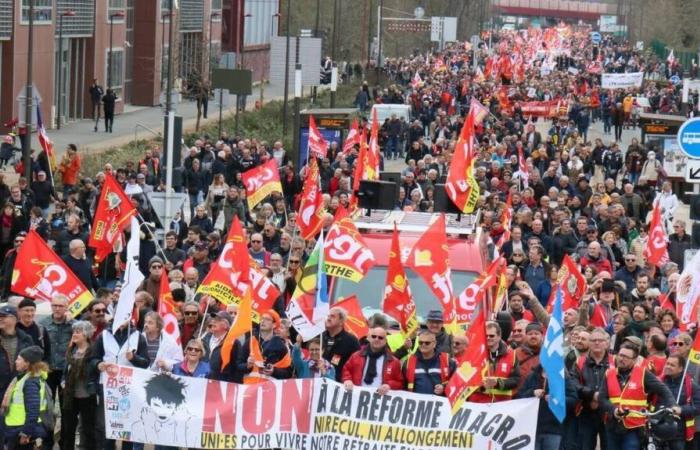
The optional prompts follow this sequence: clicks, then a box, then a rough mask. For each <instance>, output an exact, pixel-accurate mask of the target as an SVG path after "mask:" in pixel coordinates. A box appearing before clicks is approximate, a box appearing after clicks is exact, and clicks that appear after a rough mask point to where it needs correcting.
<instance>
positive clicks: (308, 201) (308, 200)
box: [297, 159, 325, 240]
mask: <svg viewBox="0 0 700 450" xmlns="http://www.w3.org/2000/svg"><path fill="white" fill-rule="evenodd" d="M324 211H325V210H324V208H323V193H322V192H321V176H320V174H319V171H318V163H317V162H316V159H312V160H311V162H310V163H309V170H308V173H307V175H306V180H305V181H304V189H303V191H302V193H301V202H300V203H299V214H298V215H297V225H298V226H299V234H300V236H301V237H302V238H304V240H308V239H311V238H312V237H314V236H316V235H317V234H318V232H319V231H321V227H322V226H323V213H324Z"/></svg>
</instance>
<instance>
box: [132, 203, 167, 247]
mask: <svg viewBox="0 0 700 450" xmlns="http://www.w3.org/2000/svg"><path fill="white" fill-rule="evenodd" d="M136 214H138V217H139V219H141V225H143V226H144V227H146V229H147V230H148V232H149V233H151V237H152V238H153V243H154V244H155V245H156V249H157V250H158V251H159V252H160V254H161V255H163V257H165V252H164V251H163V247H161V246H160V244H159V243H158V239H156V233H155V230H154V229H152V228H151V227H150V225H148V222H146V219H144V218H143V216H142V215H141V213H140V212H138V211H137V212H136Z"/></svg>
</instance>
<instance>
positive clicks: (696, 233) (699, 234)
mask: <svg viewBox="0 0 700 450" xmlns="http://www.w3.org/2000/svg"><path fill="white" fill-rule="evenodd" d="M692 241H693V248H700V223H698V222H695V223H694V224H693V234H692Z"/></svg>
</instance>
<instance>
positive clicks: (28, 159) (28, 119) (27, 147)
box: [22, 0, 39, 181]
mask: <svg viewBox="0 0 700 450" xmlns="http://www.w3.org/2000/svg"><path fill="white" fill-rule="evenodd" d="M28 6H29V11H28V12H29V27H28V28H27V32H28V38H27V87H26V90H25V94H24V95H25V96H26V98H25V101H24V132H25V135H24V140H23V141H22V162H23V164H24V176H25V177H26V178H27V181H30V180H31V179H32V150H31V148H32V145H31V144H32V102H33V100H34V99H33V98H32V97H33V95H34V90H33V89H32V69H33V68H32V56H34V55H33V53H34V0H29V5H28ZM38 107H39V105H37V108H38Z"/></svg>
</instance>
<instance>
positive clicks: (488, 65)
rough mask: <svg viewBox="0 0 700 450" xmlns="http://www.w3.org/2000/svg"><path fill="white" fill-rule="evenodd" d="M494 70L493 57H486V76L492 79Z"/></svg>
mask: <svg viewBox="0 0 700 450" xmlns="http://www.w3.org/2000/svg"><path fill="white" fill-rule="evenodd" d="M492 72H493V57H492V56H489V57H488V58H486V65H485V66H484V78H485V79H487V80H488V79H490V78H491V73H492Z"/></svg>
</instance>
